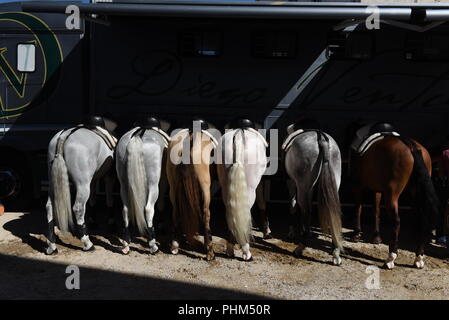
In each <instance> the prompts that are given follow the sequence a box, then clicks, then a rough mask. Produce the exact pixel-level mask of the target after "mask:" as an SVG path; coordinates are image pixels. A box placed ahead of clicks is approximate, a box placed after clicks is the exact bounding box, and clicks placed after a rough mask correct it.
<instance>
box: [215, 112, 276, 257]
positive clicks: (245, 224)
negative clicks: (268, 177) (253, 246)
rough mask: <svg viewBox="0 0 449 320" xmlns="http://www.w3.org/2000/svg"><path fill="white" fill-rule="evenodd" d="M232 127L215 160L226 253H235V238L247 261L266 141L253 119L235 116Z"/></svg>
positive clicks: (264, 167)
mask: <svg viewBox="0 0 449 320" xmlns="http://www.w3.org/2000/svg"><path fill="white" fill-rule="evenodd" d="M235 127H236V129H233V130H230V131H227V132H226V133H225V134H224V135H223V136H222V137H221V139H220V141H219V147H218V150H219V153H220V155H221V161H220V162H219V163H218V164H217V173H218V178H219V182H220V185H221V191H222V198H223V202H224V204H225V206H226V221H227V224H228V228H229V235H228V239H227V248H226V253H227V254H228V256H230V257H234V244H235V243H236V242H237V243H238V244H239V245H240V247H241V249H242V251H243V260H244V261H250V260H251V259H252V255H251V252H250V250H249V249H250V245H249V244H250V241H251V239H252V218H251V208H252V206H253V205H254V202H255V201H256V189H257V187H258V185H259V183H260V180H261V178H262V175H263V174H264V172H265V170H266V167H267V156H266V148H267V146H268V144H267V142H266V141H265V138H263V136H262V135H261V134H260V133H259V132H258V131H256V130H255V129H254V126H253V124H252V121H250V120H248V119H240V120H237V122H236V125H235ZM267 227H268V226H267Z"/></svg>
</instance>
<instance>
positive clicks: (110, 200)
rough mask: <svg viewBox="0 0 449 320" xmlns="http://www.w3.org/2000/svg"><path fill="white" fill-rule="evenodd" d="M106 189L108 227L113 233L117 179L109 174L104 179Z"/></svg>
mask: <svg viewBox="0 0 449 320" xmlns="http://www.w3.org/2000/svg"><path fill="white" fill-rule="evenodd" d="M104 183H105V189H106V207H107V208H108V213H109V217H108V226H109V229H110V230H111V231H113V230H114V225H115V214H114V213H115V211H114V197H113V195H112V193H113V191H114V184H115V178H114V176H113V175H112V174H107V175H106V177H105V178H104Z"/></svg>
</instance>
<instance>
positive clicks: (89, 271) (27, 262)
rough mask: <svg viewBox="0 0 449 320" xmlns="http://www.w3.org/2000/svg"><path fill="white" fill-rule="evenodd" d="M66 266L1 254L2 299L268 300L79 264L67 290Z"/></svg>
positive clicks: (0, 297) (67, 274) (232, 291)
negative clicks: (76, 285)
mask: <svg viewBox="0 0 449 320" xmlns="http://www.w3.org/2000/svg"><path fill="white" fill-rule="evenodd" d="M66 268H67V265H64V264H59V263H52V262H45V261H41V260H34V259H26V258H21V257H16V256H9V255H4V254H0V272H1V274H2V276H1V277H0V288H1V290H0V299H139V300H140V299H183V300H184V299H203V300H204V299H267V297H264V296H260V295H255V294H247V293H244V292H241V291H234V290H228V289H221V288H214V287H208V286H201V285H194V284H190V283H185V282H180V281H173V280H165V279H158V278H153V277H143V276H137V275H132V274H125V273H119V272H111V271H107V270H99V269H93V268H84V267H80V269H79V270H80V289H79V290H68V289H67V288H66V280H67V277H69V276H70V275H71V274H72V273H70V272H69V273H66Z"/></svg>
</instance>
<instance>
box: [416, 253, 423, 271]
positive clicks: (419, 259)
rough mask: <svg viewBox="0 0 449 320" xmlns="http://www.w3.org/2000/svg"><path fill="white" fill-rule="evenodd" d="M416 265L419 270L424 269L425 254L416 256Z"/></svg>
mask: <svg viewBox="0 0 449 320" xmlns="http://www.w3.org/2000/svg"><path fill="white" fill-rule="evenodd" d="M414 265H415V267H416V268H418V269H422V268H424V255H423V254H420V255H416V258H415V262H414Z"/></svg>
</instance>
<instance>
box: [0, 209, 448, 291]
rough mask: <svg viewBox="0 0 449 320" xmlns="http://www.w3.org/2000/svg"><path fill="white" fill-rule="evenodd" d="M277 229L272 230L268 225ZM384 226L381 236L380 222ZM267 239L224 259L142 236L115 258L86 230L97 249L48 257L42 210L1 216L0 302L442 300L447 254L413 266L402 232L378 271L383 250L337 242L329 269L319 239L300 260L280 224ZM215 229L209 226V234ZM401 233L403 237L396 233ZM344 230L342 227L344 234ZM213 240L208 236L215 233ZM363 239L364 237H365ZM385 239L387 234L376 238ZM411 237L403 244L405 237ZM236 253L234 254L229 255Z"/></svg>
mask: <svg viewBox="0 0 449 320" xmlns="http://www.w3.org/2000/svg"><path fill="white" fill-rule="evenodd" d="M276 226H277V227H276ZM382 228H383V229H385V230H386V231H387V230H388V228H387V226H383V227H382ZM272 229H273V234H274V236H275V238H274V239H270V240H263V239H261V233H260V232H258V231H257V230H255V231H254V234H255V242H254V243H253V244H252V253H253V256H254V260H253V261H252V262H243V261H241V260H240V259H229V258H227V257H226V256H225V254H224V252H225V241H224V240H223V238H222V237H220V236H214V239H213V240H214V243H215V251H216V252H217V257H216V259H215V260H214V261H212V262H207V261H206V260H205V259H204V254H202V253H201V252H200V253H197V252H192V251H188V250H181V252H180V253H179V254H178V255H176V256H174V255H171V254H169V253H168V247H167V239H166V238H164V237H161V238H160V242H161V251H160V252H159V253H157V254H156V255H150V254H149V253H148V246H147V245H146V243H145V241H144V240H143V239H135V242H134V243H133V244H132V247H131V248H132V251H131V252H130V254H129V255H128V256H124V255H122V254H120V253H119V252H118V249H119V246H120V243H119V242H118V241H117V238H116V237H114V236H112V235H111V234H110V233H108V232H105V231H97V232H94V231H92V234H93V235H92V236H91V239H92V240H93V242H94V244H95V247H96V250H95V251H93V252H82V251H81V249H80V248H81V242H80V241H79V240H78V239H76V238H73V237H71V236H65V235H62V236H61V240H62V242H61V241H59V243H58V249H59V254H57V255H55V256H46V255H45V254H44V253H43V249H44V246H45V242H44V241H45V237H44V236H43V234H44V233H45V230H46V226H45V213H44V212H40V211H38V212H32V213H5V214H4V215H2V216H0V272H1V274H0V299H264V298H269V299H273V298H274V299H338V300H340V299H447V298H448V297H449V264H448V262H447V261H446V259H445V256H446V249H444V248H442V247H439V246H437V245H431V247H430V249H429V251H428V254H429V255H430V256H427V257H426V265H425V267H424V269H423V270H417V269H414V268H413V267H412V264H413V261H414V254H413V252H412V251H410V250H412V244H411V243H412V242H413V241H412V239H407V236H406V234H407V231H406V229H403V230H402V233H401V239H402V238H403V239H405V240H404V241H401V247H402V248H404V249H401V250H400V251H399V257H398V259H397V264H396V268H395V269H394V270H385V269H382V265H383V261H384V259H385V258H386V257H387V253H388V247H387V245H385V244H381V245H373V244H369V243H351V242H349V241H346V242H345V246H346V254H345V255H344V256H343V264H342V265H341V266H333V265H332V264H331V255H330V254H329V252H330V248H329V245H330V242H329V239H328V238H327V237H324V236H322V235H319V236H318V237H317V238H315V239H314V240H312V243H311V247H310V248H307V249H306V251H305V257H304V258H301V259H298V258H296V257H294V256H293V255H292V251H293V250H294V248H295V244H293V243H291V242H288V241H285V240H281V239H280V238H281V235H285V234H286V232H284V231H286V229H287V227H286V224H281V223H279V221H276V220H274V221H273V222H272ZM213 230H214V229H213ZM404 230H405V231H404ZM345 231H349V230H347V229H345ZM214 234H215V233H214ZM367 234H369V232H367ZM383 238H384V240H386V239H388V235H383ZM409 240H410V241H409ZM237 257H241V252H240V251H237ZM68 265H77V266H78V267H79V268H80V289H79V290H68V289H66V286H65V282H66V278H67V277H68V276H69V274H67V273H66V267H67V266H68ZM370 265H374V266H378V267H379V268H381V269H380V278H379V280H380V289H367V288H366V286H365V282H366V280H367V278H368V277H369V276H370V274H369V273H366V270H367V267H368V266H370Z"/></svg>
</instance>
